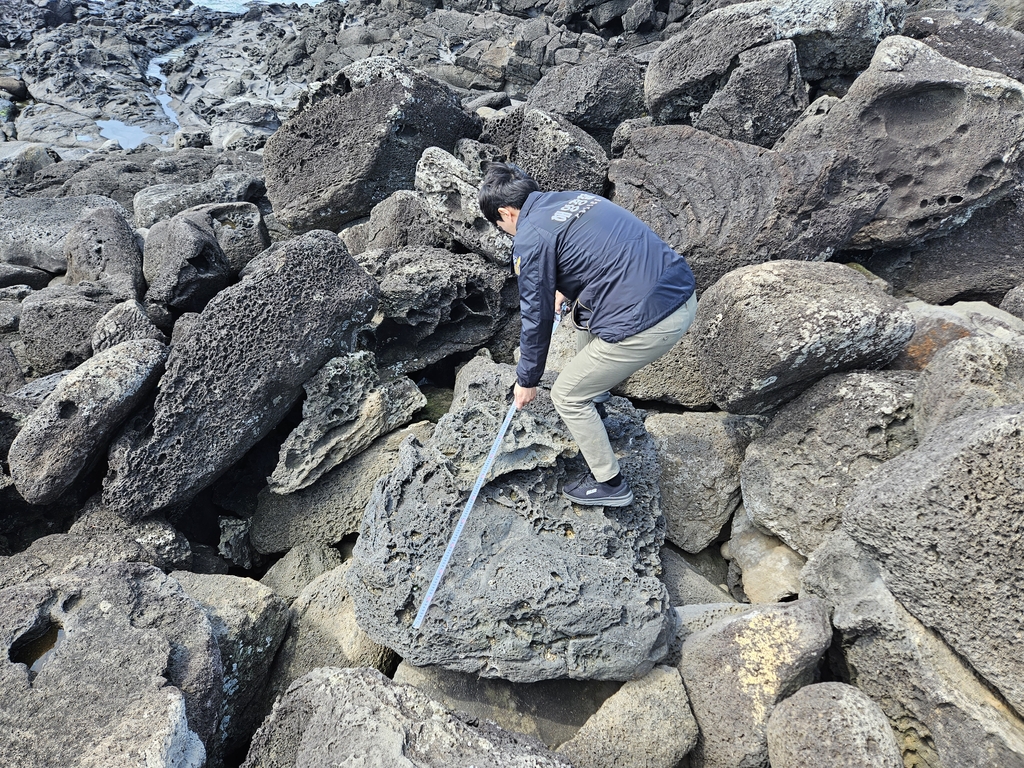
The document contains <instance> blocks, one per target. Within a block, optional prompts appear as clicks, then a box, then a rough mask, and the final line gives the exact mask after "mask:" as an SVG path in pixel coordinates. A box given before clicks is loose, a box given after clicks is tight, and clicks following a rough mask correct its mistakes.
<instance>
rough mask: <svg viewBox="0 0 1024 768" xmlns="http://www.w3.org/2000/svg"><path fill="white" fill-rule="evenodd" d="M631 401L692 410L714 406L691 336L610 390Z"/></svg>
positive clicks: (687, 336) (681, 340) (686, 335)
mask: <svg viewBox="0 0 1024 768" xmlns="http://www.w3.org/2000/svg"><path fill="white" fill-rule="evenodd" d="M612 392H614V393H615V394H616V395H622V397H629V398H632V399H634V400H656V401H658V402H662V403H671V404H672V405H681V406H683V407H684V408H689V409H692V410H709V409H711V408H712V407H713V406H714V401H713V400H712V397H711V392H710V390H708V386H707V384H705V383H704V377H703V376H701V374H700V369H699V368H698V367H697V353H696V352H695V351H694V347H693V336H691V335H690V334H685V335H684V336H683V338H681V339H680V340H679V341H678V342H677V343H676V345H675V346H674V347H672V349H670V350H669V351H668V352H666V353H665V354H664V355H662V356H661V357H659V358H658V359H657V360H655V361H654V362H653V363H649V364H648V365H645V366H644V367H643V368H641V369H640V370H639V371H637V372H636V373H634V374H633V375H632V376H630V377H629V378H628V379H626V380H625V381H624V382H622V383H621V384H619V385H618V386H616V387H613V388H612Z"/></svg>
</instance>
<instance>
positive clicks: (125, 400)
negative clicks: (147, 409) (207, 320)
mask: <svg viewBox="0 0 1024 768" xmlns="http://www.w3.org/2000/svg"><path fill="white" fill-rule="evenodd" d="M166 358H167V347H166V346H164V345H163V344H161V343H160V342H159V341H155V340H153V339H145V340H141V341H128V342H125V343H124V344H119V345H118V346H116V347H112V348H111V349H109V350H107V351H106V352H102V353H100V354H99V355H96V356H95V357H92V358H90V359H89V360H87V361H86V362H85V363H83V364H82V365H80V366H78V367H77V368H75V369H74V370H73V371H72V372H71V373H69V374H68V375H67V376H65V377H64V378H63V379H61V380H60V382H59V383H58V384H57V386H56V388H55V389H54V390H53V392H52V393H50V395H49V396H48V397H47V398H46V399H45V400H44V401H43V403H42V405H40V406H39V407H38V408H37V409H36V410H35V411H34V412H33V413H32V415H31V416H29V417H28V418H27V419H26V420H25V421H24V422H23V424H22V427H21V431H20V432H18V436H17V437H16V438H15V439H14V442H13V443H12V444H11V449H10V452H9V454H8V458H7V461H8V464H9V466H10V469H11V477H13V478H14V485H15V487H16V488H17V489H18V493H20V494H21V496H22V498H24V499H25V500H26V501H28V502H30V503H32V504H48V503H50V502H52V501H55V500H56V499H57V498H58V497H59V496H60V494H61V493H62V492H64V491H65V490H67V488H68V487H69V486H70V485H71V484H72V483H73V482H74V481H75V479H76V478H77V477H78V475H79V473H80V472H81V471H82V470H83V469H85V467H86V466H87V465H89V464H90V463H91V462H92V461H93V460H94V459H95V458H96V457H97V454H98V453H99V452H100V451H102V450H103V449H104V448H105V447H106V443H107V441H108V440H109V439H110V436H111V435H112V434H113V433H114V430H115V429H117V427H118V426H120V424H121V422H122V421H123V420H124V419H125V418H127V417H128V415H129V414H130V413H131V412H132V411H133V410H134V409H135V407H136V406H137V405H138V404H139V402H141V400H142V398H143V397H145V396H146V395H147V394H149V391H150V390H151V389H152V388H153V386H154V385H155V384H156V380H157V379H158V378H159V376H160V374H161V373H162V372H163V363H164V360H165V359H166Z"/></svg>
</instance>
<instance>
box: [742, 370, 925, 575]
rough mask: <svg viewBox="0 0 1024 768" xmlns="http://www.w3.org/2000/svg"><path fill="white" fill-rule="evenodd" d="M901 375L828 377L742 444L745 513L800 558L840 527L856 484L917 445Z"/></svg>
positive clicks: (909, 378)
mask: <svg viewBox="0 0 1024 768" xmlns="http://www.w3.org/2000/svg"><path fill="white" fill-rule="evenodd" d="M916 383H917V376H916V375H915V374H913V373H908V372H902V371H864V372H855V373H843V374H833V375H831V376H827V377H825V378H824V379H822V380H821V381H819V382H818V383H817V384H815V385H814V386H813V387H811V388H810V389H808V390H807V391H806V392H804V393H803V394H802V395H800V396H799V397H798V398H796V399H795V400H792V401H791V402H789V403H787V404H786V405H784V406H782V408H780V409H779V410H778V411H777V412H776V413H775V414H774V415H773V416H772V420H771V423H770V424H769V425H768V427H767V428H766V429H765V430H764V432H763V433H762V434H760V435H758V436H757V437H755V438H754V440H753V441H752V442H751V443H750V445H748V446H747V450H746V454H745V456H744V459H743V464H742V466H741V467H740V477H741V481H742V486H743V504H744V506H745V507H746V510H747V514H748V515H750V518H751V520H753V521H754V523H756V524H757V525H758V526H760V527H761V528H763V529H765V530H768V531H771V532H772V533H773V534H775V535H776V536H778V537H779V538H781V539H782V540H783V541H784V542H786V544H788V545H789V546H790V547H792V548H793V549H795V550H796V551H797V552H799V553H800V554H802V555H804V556H805V557H806V556H807V555H809V554H810V553H811V552H813V551H814V550H815V549H816V548H817V547H818V545H819V544H821V542H822V540H823V539H824V537H825V535H826V534H827V533H829V532H830V531H832V530H834V529H835V528H837V527H838V526H839V523H840V521H841V518H842V510H843V508H844V507H845V506H846V504H847V502H848V501H849V499H850V498H851V497H852V495H853V494H854V492H855V490H856V488H857V484H858V483H859V482H860V481H861V480H863V479H864V478H866V477H867V476H868V475H870V474H871V473H872V472H873V471H874V470H875V469H876V468H877V467H878V466H879V465H881V464H883V463H884V462H886V461H888V460H889V459H892V458H893V457H895V456H897V455H899V454H900V453H902V452H904V451H907V450H910V449H912V448H914V447H915V446H916V445H917V435H916V433H915V431H914V388H915V385H916Z"/></svg>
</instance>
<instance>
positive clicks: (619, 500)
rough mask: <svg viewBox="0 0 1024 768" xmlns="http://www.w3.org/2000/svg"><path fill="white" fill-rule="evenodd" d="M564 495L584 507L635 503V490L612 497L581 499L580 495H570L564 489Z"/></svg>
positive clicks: (619, 505)
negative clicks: (625, 494) (624, 494)
mask: <svg viewBox="0 0 1024 768" xmlns="http://www.w3.org/2000/svg"><path fill="white" fill-rule="evenodd" d="M562 496H563V497H564V498H566V499H568V500H569V501H571V502H572V503H573V504H579V505H580V506H584V507H628V506H629V505H630V504H632V503H633V492H632V491H630V492H629V496H618V497H615V496H613V497H612V498H610V499H601V500H598V499H581V498H579V497H578V496H570V495H569V494H568V493H566V492H565V491H562Z"/></svg>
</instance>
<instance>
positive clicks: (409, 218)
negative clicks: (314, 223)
mask: <svg viewBox="0 0 1024 768" xmlns="http://www.w3.org/2000/svg"><path fill="white" fill-rule="evenodd" d="M338 236H339V237H340V238H341V240H342V242H344V243H345V245H346V246H347V247H348V250H349V252H350V253H351V254H352V255H353V256H358V255H359V254H361V253H365V252H366V251H386V252H388V253H391V252H393V251H400V250H401V249H403V248H405V247H406V246H411V247H416V246H426V247H429V248H439V247H441V246H442V245H444V234H443V233H442V232H441V226H440V223H439V222H437V221H436V220H435V219H434V212H433V211H432V210H431V209H430V207H429V206H428V205H427V201H426V200H425V199H424V196H423V195H422V194H421V193H419V192H415V191H413V190H411V189H400V190H398V191H397V192H395V193H393V194H391V195H389V196H388V197H387V198H385V199H384V200H381V201H380V202H379V203H377V204H376V205H375V206H373V208H372V209H371V211H370V216H369V219H367V220H366V221H363V222H360V223H358V224H353V225H351V226H349V227H346V228H345V229H343V230H341V232H339V233H338Z"/></svg>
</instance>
